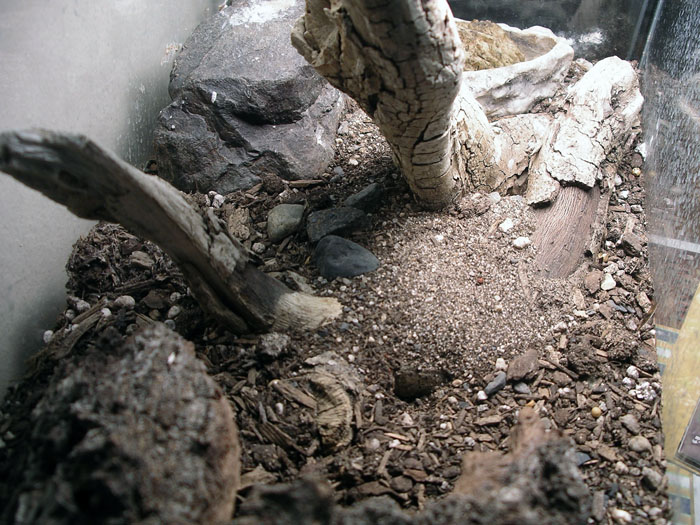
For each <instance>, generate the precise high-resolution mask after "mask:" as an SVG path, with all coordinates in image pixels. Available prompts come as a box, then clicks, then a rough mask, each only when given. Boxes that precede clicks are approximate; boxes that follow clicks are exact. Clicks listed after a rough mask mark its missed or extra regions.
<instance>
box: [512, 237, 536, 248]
mask: <svg viewBox="0 0 700 525" xmlns="http://www.w3.org/2000/svg"><path fill="white" fill-rule="evenodd" d="M530 244H532V241H531V240H530V238H529V237H518V238H517V239H515V240H514V241H513V246H515V247H516V248H517V249H518V250H524V249H525V248H527V247H528V246H530Z"/></svg>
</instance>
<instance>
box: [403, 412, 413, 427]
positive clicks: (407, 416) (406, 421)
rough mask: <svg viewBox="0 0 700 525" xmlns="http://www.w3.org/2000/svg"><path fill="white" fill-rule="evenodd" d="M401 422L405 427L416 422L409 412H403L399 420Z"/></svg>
mask: <svg viewBox="0 0 700 525" xmlns="http://www.w3.org/2000/svg"><path fill="white" fill-rule="evenodd" d="M399 422H400V423H401V426H404V427H412V426H413V425H414V424H415V423H414V421H413V418H412V417H411V414H409V413H408V412H404V413H403V414H401V419H400V420H399Z"/></svg>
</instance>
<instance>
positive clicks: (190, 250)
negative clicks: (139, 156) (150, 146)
mask: <svg viewBox="0 0 700 525" xmlns="http://www.w3.org/2000/svg"><path fill="white" fill-rule="evenodd" d="M0 170H1V171H3V172H5V173H8V174H10V175H12V176H13V177H14V178H16V179H17V180H18V181H20V182H22V183H23V184H25V185H27V186H29V187H31V188H34V189H36V190H38V191H40V192H42V193H43V194H44V195H46V196H47V197H49V198H50V199H52V200H54V201H56V202H58V203H59V204H63V205H64V206H66V207H67V208H68V209H69V210H70V211H72V212H73V213H75V214H76V215H77V216H79V217H83V218H86V219H97V220H106V221H110V222H118V223H120V224H122V225H123V226H124V227H125V228H127V229H129V230H131V232H132V233H134V234H135V235H139V236H141V237H143V238H145V239H149V240H151V241H153V242H155V243H156V244H158V245H159V246H160V247H161V248H162V249H163V250H164V251H165V252H167V253H168V254H169V255H170V256H171V257H172V258H173V260H174V261H175V262H176V263H177V265H178V266H179V268H180V270H181V271H182V273H183V275H184V277H185V279H186V280H187V283H188V284H189V286H190V289H191V290H192V293H193V295H194V297H195V299H197V301H198V302H199V304H200V305H201V307H202V309H203V310H204V311H205V312H206V313H207V314H209V315H211V316H212V317H214V318H215V319H217V321H219V322H220V323H221V324H222V325H224V326H225V327H227V328H228V329H229V330H231V331H232V332H234V333H239V334H245V333H250V332H254V331H268V330H284V329H286V328H290V327H294V328H300V329H305V328H310V329H313V328H317V327H319V326H320V325H322V324H324V323H325V322H327V321H329V320H331V319H333V318H335V317H337V316H338V315H339V314H340V312H341V311H342V309H341V307H340V303H338V301H337V300H335V299H333V298H325V297H314V296H311V295H307V294H304V293H300V292H293V291H292V290H290V289H289V288H287V287H286V286H285V285H284V284H282V283H281V282H279V281H278V280H276V279H274V278H272V277H270V276H268V275H267V274H265V273H263V272H261V271H260V270H258V269H257V268H256V266H255V265H254V264H253V261H252V260H251V257H250V256H249V254H248V252H247V250H246V249H245V248H244V247H243V246H242V245H241V244H240V243H239V242H238V241H237V240H236V239H234V238H233V237H232V236H231V235H230V234H229V233H228V231H227V230H226V227H225V226H224V225H223V224H222V223H221V222H220V221H219V219H218V218H217V217H216V216H215V215H214V213H213V211H212V210H211V209H209V213H208V214H206V215H205V216H202V215H200V214H199V213H198V212H197V211H196V210H195V209H194V208H192V206H190V205H189V204H188V203H187V201H186V200H185V199H184V197H183V196H182V195H181V194H180V192H179V191H177V190H176V189H175V188H173V187H172V186H171V185H170V184H168V183H167V182H165V181H164V180H162V179H160V178H158V177H155V176H149V175H146V174H145V173H143V172H141V171H139V170H137V169H136V168H134V167H133V166H131V165H129V164H127V163H126V162H123V161H122V160H120V159H119V158H117V157H116V156H115V155H114V154H112V153H110V152H109V151H107V150H104V149H102V148H101V147H100V146H98V145H97V144H95V143H94V142H92V141H90V140H89V139H87V138H85V137H83V136H80V135H69V134H59V133H54V132H49V131H25V132H7V133H2V134H0Z"/></svg>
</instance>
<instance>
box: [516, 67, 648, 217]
mask: <svg viewBox="0 0 700 525" xmlns="http://www.w3.org/2000/svg"><path fill="white" fill-rule="evenodd" d="M567 102H568V106H569V107H568V110H567V111H566V113H565V114H564V115H563V116H560V117H558V118H557V121H556V123H555V124H554V126H553V127H552V128H551V130H550V133H549V135H548V137H547V138H546V140H545V142H544V144H543V146H542V149H541V150H540V152H539V153H538V155H537V156H536V157H535V158H534V159H533V161H532V163H531V165H530V176H529V182H528V190H527V193H526V199H527V202H528V204H533V205H541V204H545V203H547V202H551V201H552V200H553V199H554V198H555V197H556V194H557V193H558V189H559V186H558V183H568V184H576V185H580V186H584V187H586V188H592V187H593V185H594V184H595V183H596V181H597V180H598V179H599V178H600V177H601V176H602V175H601V173H600V169H601V164H602V163H603V161H604V160H605V157H606V156H607V154H608V153H610V151H611V150H612V149H613V148H614V147H615V146H616V145H617V144H618V143H619V142H620V141H621V140H622V139H624V138H626V137H627V136H628V135H629V132H630V130H631V129H632V126H633V125H635V124H636V123H637V122H638V120H639V113H640V112H641V109H642V104H643V102H644V99H643V97H642V95H641V93H640V92H639V82H638V79H637V74H636V73H635V71H634V68H633V67H632V65H631V64H630V63H629V62H625V61H624V60H621V59H619V58H617V57H610V58H606V59H605V60H601V61H600V62H598V63H597V64H596V65H595V66H593V67H592V68H591V69H590V71H588V72H587V73H586V74H585V75H584V76H583V78H582V79H581V80H580V81H579V82H577V83H576V84H575V85H574V86H573V88H572V89H571V92H570V94H569V96H568V99H567Z"/></svg>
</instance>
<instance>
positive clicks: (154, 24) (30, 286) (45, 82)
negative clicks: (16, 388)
mask: <svg viewBox="0 0 700 525" xmlns="http://www.w3.org/2000/svg"><path fill="white" fill-rule="evenodd" d="M219 3H220V2H218V1H216V0H176V1H166V0H150V1H148V2H142V1H139V0H112V1H110V2H95V1H93V0H57V1H51V2H46V1H39V0H21V1H17V0H0V13H1V15H0V131H3V130H6V129H13V128H27V127H47V128H54V129H59V130H65V131H76V132H81V133H85V134H87V135H89V136H90V137H91V138H93V139H95V140H97V141H98V142H99V143H101V144H102V145H104V146H106V147H108V148H110V149H113V150H115V151H116V152H117V153H118V154H119V155H120V156H121V157H122V158H124V159H126V160H128V161H129V162H131V163H133V164H135V165H137V166H139V165H141V164H142V163H143V162H144V161H145V160H146V159H147V158H148V155H149V150H150V147H151V141H152V135H153V127H154V125H155V119H156V117H157V115H158V112H159V110H160V109H161V108H163V107H164V106H165V105H167V103H168V102H169V98H168V94H167V86H168V76H169V73H170V67H171V65H172V58H173V55H174V52H175V51H176V49H177V46H178V44H181V43H182V42H184V40H185V39H186V38H187V37H188V36H189V34H190V33H191V32H192V31H193V29H194V28H195V27H196V25H197V24H198V23H199V22H200V21H201V20H202V19H203V18H204V17H205V16H207V15H209V14H211V13H212V12H213V11H214V10H215V9H216V8H217V5H218V4H219ZM89 227H90V223H89V222H87V221H81V220H78V219H76V218H75V217H74V216H72V215H71V214H70V213H68V212H67V211H66V210H65V209H64V208H62V207H60V206H58V205H56V204H53V203H52V202H51V201H49V200H48V199H46V198H44V197H43V196H41V195H39V194H38V193H36V192H34V191H33V190H30V189H28V188H27V187H25V186H22V185H20V184H19V183H17V182H15V181H14V180H13V179H11V178H10V177H7V176H4V175H3V176H0V297H2V300H0V334H2V338H1V339H0V397H1V396H2V395H4V392H5V389H6V388H7V386H8V384H9V382H10V381H11V380H12V379H14V378H17V377H18V375H19V374H20V373H21V371H22V368H23V363H24V361H25V359H26V358H27V357H28V356H29V355H30V354H31V353H33V352H35V351H36V350H38V348H39V347H40V344H41V334H42V332H43V330H44V329H46V328H49V327H50V326H51V325H52V324H53V322H54V320H55V317H56V315H57V313H58V312H59V310H60V308H61V307H62V306H63V304H64V302H65V282H66V279H67V277H66V274H65V272H64V266H65V263H66V261H67V259H68V255H69V254H70V250H71V245H72V244H73V242H75V240H76V239H77V237H78V236H79V235H80V234H81V233H84V232H85V231H87V229H88V228H89Z"/></svg>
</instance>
